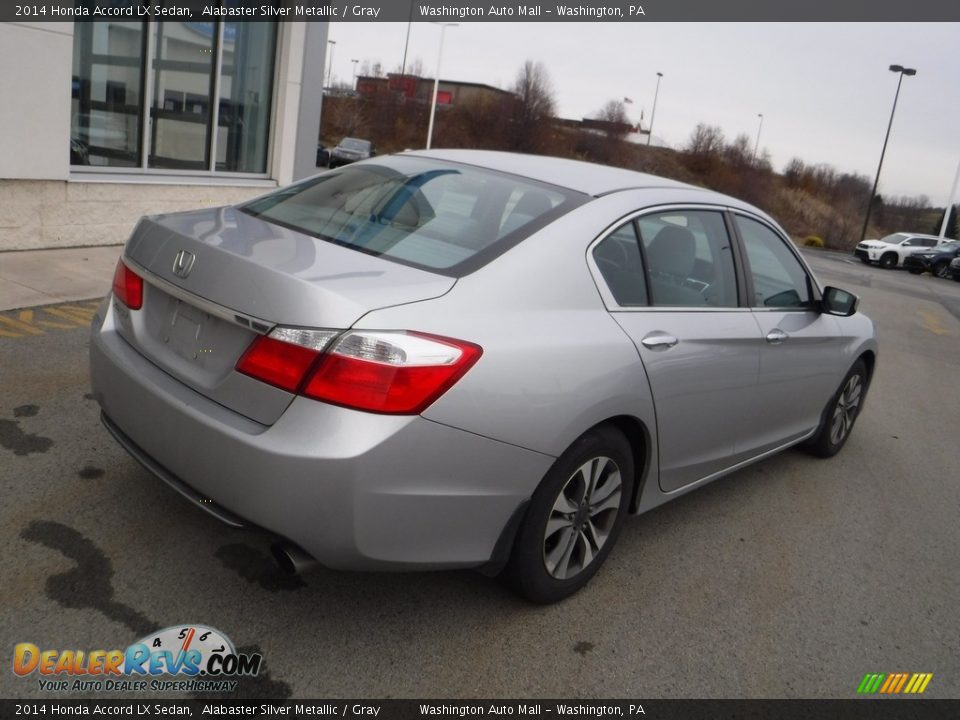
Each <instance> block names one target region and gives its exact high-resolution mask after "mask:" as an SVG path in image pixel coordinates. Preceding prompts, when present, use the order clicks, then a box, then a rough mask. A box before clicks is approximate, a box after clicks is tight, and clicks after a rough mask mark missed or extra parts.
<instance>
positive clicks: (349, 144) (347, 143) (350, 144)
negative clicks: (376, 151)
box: [340, 138, 370, 152]
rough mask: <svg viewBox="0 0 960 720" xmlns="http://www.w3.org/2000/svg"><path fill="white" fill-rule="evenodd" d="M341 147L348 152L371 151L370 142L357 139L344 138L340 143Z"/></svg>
mask: <svg viewBox="0 0 960 720" xmlns="http://www.w3.org/2000/svg"><path fill="white" fill-rule="evenodd" d="M340 147H342V148H345V149H347V150H359V151H360V152H365V151H367V150H369V149H370V141H369V140H357V139H356V138H344V139H343V140H341V141H340Z"/></svg>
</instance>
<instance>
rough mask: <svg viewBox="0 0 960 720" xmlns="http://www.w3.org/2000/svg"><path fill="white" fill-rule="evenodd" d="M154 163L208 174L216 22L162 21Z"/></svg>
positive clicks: (158, 40)
mask: <svg viewBox="0 0 960 720" xmlns="http://www.w3.org/2000/svg"><path fill="white" fill-rule="evenodd" d="M155 25H156V29H157V30H156V32H157V38H156V50H155V52H154V58H153V63H152V65H151V72H153V99H152V103H151V104H152V107H151V111H150V112H151V117H152V120H153V122H152V123H151V128H150V132H151V136H150V158H149V163H148V165H149V166H150V167H153V168H177V169H183V170H206V169H208V168H209V166H210V155H209V153H208V148H209V144H210V125H211V114H212V107H211V104H210V98H211V96H212V95H213V68H214V59H215V57H216V53H215V48H214V41H215V39H216V32H215V30H216V25H215V23H200V22H158V23H155Z"/></svg>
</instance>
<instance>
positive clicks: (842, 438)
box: [803, 360, 868, 458]
mask: <svg viewBox="0 0 960 720" xmlns="http://www.w3.org/2000/svg"><path fill="white" fill-rule="evenodd" d="M867 382H868V380H867V366H866V364H865V363H864V362H863V360H857V361H856V362H855V363H854V364H853V367H852V368H850V372H848V373H847V374H846V377H844V378H843V382H842V383H840V388H839V389H838V390H837V392H836V393H834V395H833V397H831V398H830V402H828V403H827V407H826V408H825V409H824V411H823V415H822V416H821V418H820V427H819V428H818V429H817V433H816V434H815V435H814V436H813V437H812V438H810V439H809V440H807V442H806V443H804V445H803V447H804V449H805V450H807V451H808V452H809V453H810V454H812V455H816V456H817V457H822V458H829V457H833V456H834V455H836V454H837V453H838V452H840V450H841V449H842V448H843V446H844V445H845V444H846V443H847V438H849V437H850V433H851V432H852V431H853V425H854V423H855V422H856V421H857V418H858V417H859V416H860V410H861V409H862V408H863V401H864V399H865V398H866V394H867ZM852 383H855V384H856V385H857V386H858V387H859V391H858V394H857V403H856V406H855V407H854V408H853V411H852V414H851V413H850V412H847V413H846V418H845V420H843V421H842V422H845V423H846V427H845V429H843V432H842V433H840V435H839V437H838V436H837V432H836V431H837V422H838V421H839V418H838V414H839V413H841V412H844V408H843V407H840V403H841V400H844V401H845V404H847V405H848V404H849V396H848V395H847V393H848V388H849V387H850V385H851V384H852Z"/></svg>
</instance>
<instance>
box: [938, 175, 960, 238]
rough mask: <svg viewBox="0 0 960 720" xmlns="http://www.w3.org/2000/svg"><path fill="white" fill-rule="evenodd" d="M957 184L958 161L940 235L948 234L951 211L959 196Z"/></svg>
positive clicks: (959, 181) (958, 178)
mask: <svg viewBox="0 0 960 720" xmlns="http://www.w3.org/2000/svg"><path fill="white" fill-rule="evenodd" d="M957 185H960V163H957V174H956V175H954V177H953V187H952V188H950V197H948V198H947V210H946V212H944V213H943V222H942V223H941V224H940V237H942V238H943V237H946V236H947V223H949V222H950V211H951V210H953V205H954V203H955V202H956V197H957Z"/></svg>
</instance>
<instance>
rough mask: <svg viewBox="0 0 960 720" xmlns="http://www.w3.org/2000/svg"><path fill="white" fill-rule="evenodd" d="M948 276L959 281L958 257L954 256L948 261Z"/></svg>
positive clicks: (959, 258) (959, 265)
mask: <svg viewBox="0 0 960 720" xmlns="http://www.w3.org/2000/svg"><path fill="white" fill-rule="evenodd" d="M950 277H952V278H953V279H954V280H956V281H957V282H960V257H956V258H954V259H953V260H951V261H950Z"/></svg>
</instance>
